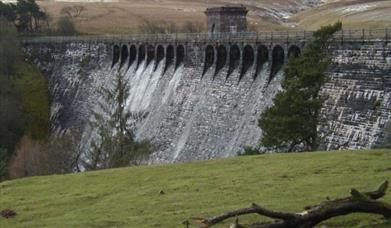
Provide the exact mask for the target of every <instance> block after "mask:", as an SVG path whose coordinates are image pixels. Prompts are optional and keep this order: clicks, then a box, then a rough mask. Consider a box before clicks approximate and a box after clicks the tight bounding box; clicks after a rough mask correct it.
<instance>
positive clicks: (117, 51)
mask: <svg viewBox="0 0 391 228" xmlns="http://www.w3.org/2000/svg"><path fill="white" fill-rule="evenodd" d="M119 55H120V49H119V46H118V45H114V47H113V63H112V64H111V67H113V66H114V65H115V64H116V63H117V62H118V60H119Z"/></svg>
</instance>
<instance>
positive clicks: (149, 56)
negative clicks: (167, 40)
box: [147, 45, 155, 66]
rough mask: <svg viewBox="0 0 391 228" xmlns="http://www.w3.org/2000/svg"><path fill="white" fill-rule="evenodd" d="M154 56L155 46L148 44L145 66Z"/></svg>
mask: <svg viewBox="0 0 391 228" xmlns="http://www.w3.org/2000/svg"><path fill="white" fill-rule="evenodd" d="M154 58H155V47H153V46H152V45H149V46H148V48H147V66H148V65H149V64H150V63H151V61H152V60H153V59H154Z"/></svg>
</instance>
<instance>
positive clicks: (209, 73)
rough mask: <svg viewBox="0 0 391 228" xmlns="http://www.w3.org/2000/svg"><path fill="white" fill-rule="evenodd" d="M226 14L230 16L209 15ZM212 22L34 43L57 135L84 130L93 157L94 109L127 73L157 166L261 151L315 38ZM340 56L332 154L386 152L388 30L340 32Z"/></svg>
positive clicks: (336, 50)
mask: <svg viewBox="0 0 391 228" xmlns="http://www.w3.org/2000/svg"><path fill="white" fill-rule="evenodd" d="M223 10H224V9H223ZM216 13H222V12H221V9H220V11H219V10H215V11H213V10H212V11H209V12H208V11H207V14H210V15H214V14H216ZM245 13H247V11H245V12H243V14H244V15H245ZM212 19H213V18H212ZM212 19H211V18H208V20H210V21H208V28H209V27H210V28H209V29H210V31H209V32H208V33H202V34H155V35H137V36H136V35H134V36H95V37H68V38H66V37H52V38H50V37H40V38H31V39H26V40H24V48H25V51H26V53H28V54H29V55H30V56H31V58H32V59H33V61H34V62H35V63H36V64H37V65H38V66H39V68H40V69H41V71H42V72H43V73H44V75H45V76H46V77H47V79H48V84H49V91H50V96H51V126H52V131H53V133H54V134H64V133H66V132H67V131H70V130H74V129H77V130H79V131H81V132H82V135H83V137H82V139H81V140H82V143H81V145H82V147H84V149H88V146H89V143H90V140H91V137H92V135H93V134H94V129H90V128H89V126H88V124H87V123H88V120H89V119H90V118H91V113H92V110H96V105H97V102H98V101H102V100H103V98H102V94H101V93H100V91H101V90H102V89H104V88H110V86H111V85H112V83H113V79H114V75H115V74H118V73H120V74H123V75H124V77H125V79H126V80H127V82H128V90H129V97H128V99H127V101H126V109H127V110H129V111H131V112H133V113H139V114H140V115H138V116H140V117H141V118H139V119H138V122H137V125H136V136H137V139H149V140H150V141H151V142H152V143H153V144H154V145H155V146H156V152H155V153H154V154H153V156H152V158H151V162H175V161H184V160H197V159H210V158H215V157H226V156H233V155H236V154H237V153H238V152H241V151H242V150H243V146H245V145H249V146H257V145H259V141H260V138H261V135H262V130H261V129H260V128H259V127H258V126H257V125H258V122H257V121H258V119H259V117H260V115H261V113H262V112H263V110H265V108H266V107H269V106H270V105H272V102H273V97H274V96H275V94H276V93H277V92H278V91H279V90H280V88H281V86H280V84H281V80H282V79H283V77H284V75H283V66H284V64H285V63H286V62H287V61H288V59H289V58H295V57H298V56H300V55H301V53H302V51H303V48H304V47H305V45H306V43H307V42H308V41H309V40H310V39H311V36H312V33H311V32H291V33H287V32H280V33H249V32H244V31H241V29H244V28H242V27H240V26H237V27H236V29H235V28H233V27H232V26H231V27H224V26H222V25H221V24H218V23H217V22H216V21H213V20H212ZM213 22H216V23H213ZM219 22H221V21H219ZM211 23H212V24H211ZM221 23H223V24H224V21H222V22H221ZM212 29H213V32H212ZM217 29H234V30H235V31H223V32H222V31H219V32H216V30H217ZM346 34H349V35H346ZM330 56H331V58H332V64H331V66H330V68H329V70H328V72H327V76H328V79H329V80H328V81H327V83H326V84H325V85H324V87H323V89H322V92H321V93H322V96H324V97H325V102H324V108H323V109H322V114H321V115H322V118H323V119H324V120H325V121H324V122H322V124H321V125H320V126H319V133H320V135H321V136H322V137H323V138H322V142H321V143H322V147H324V148H325V149H346V148H369V147H373V146H376V145H377V144H379V143H380V142H381V141H382V139H383V137H384V128H385V127H386V126H387V123H388V121H389V119H390V116H391V44H390V42H389V38H388V32H387V30H371V31H367V32H365V31H363V30H359V31H343V32H340V33H338V34H336V35H335V40H334V42H333V43H332V45H331V47H330Z"/></svg>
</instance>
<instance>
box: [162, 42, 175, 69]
mask: <svg viewBox="0 0 391 228" xmlns="http://www.w3.org/2000/svg"><path fill="white" fill-rule="evenodd" d="M166 53H167V54H166V65H165V66H164V71H163V74H164V73H165V72H166V71H167V69H168V67H169V66H170V65H171V64H172V63H173V62H174V47H173V46H172V45H168V46H167V49H166Z"/></svg>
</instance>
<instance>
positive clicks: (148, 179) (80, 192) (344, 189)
mask: <svg viewBox="0 0 391 228" xmlns="http://www.w3.org/2000/svg"><path fill="white" fill-rule="evenodd" d="M390 161H391V151H387V150H377V151H356V152H351V151H346V152H342V151H339V152H318V153H295V154H271V155H261V156H249V157H235V158H228V159H221V160H211V161H204V162H194V163H184V164H174V165H159V166H146V167H134V168H123V169H112V170H104V171H97V172H87V173H80V174H71V175H57V176H44V177H33V178H26V179H19V180H13V181H8V182H3V183H0V210H2V209H5V208H11V209H14V210H15V211H16V212H17V213H18V215H17V216H16V217H15V218H12V219H4V218H0V227H183V226H182V225H181V222H182V221H184V220H186V219H189V218H190V217H194V216H196V217H199V216H201V217H202V216H208V215H209V216H210V215H216V214H219V213H222V212H225V211H227V210H231V209H234V208H239V207H246V206H248V205H249V204H250V203H251V202H257V203H259V204H261V205H264V206H266V207H269V208H271V209H276V210H286V211H301V210H302V209H303V207H304V206H306V205H311V204H316V203H318V202H320V201H323V200H325V198H326V197H327V196H328V197H330V198H336V197H342V196H346V195H347V194H348V192H349V190H350V188H351V187H355V188H357V189H359V190H363V191H366V190H374V189H375V188H376V187H377V186H378V184H380V183H381V182H382V181H384V180H385V179H389V180H391V162H390ZM160 191H164V193H165V194H159V192H160ZM383 200H384V201H386V202H391V193H390V192H389V193H388V195H386V197H385V198H384V199H383ZM258 219H262V218H261V217H258V216H247V217H244V218H243V219H241V222H242V223H246V222H253V221H256V220H258ZM327 225H328V226H330V227H390V225H391V222H389V221H388V222H387V221H385V220H383V219H382V218H381V217H379V216H375V215H362V214H354V215H350V216H346V217H340V218H336V219H333V220H329V221H328V222H327ZM192 227H196V224H195V222H194V221H192ZM225 227H226V226H225Z"/></svg>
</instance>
